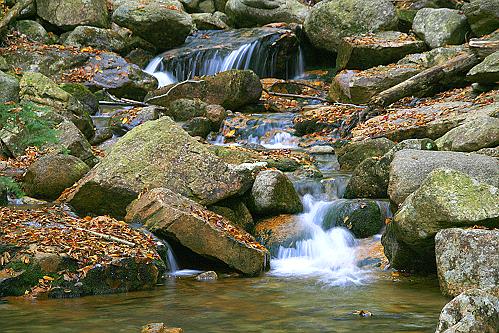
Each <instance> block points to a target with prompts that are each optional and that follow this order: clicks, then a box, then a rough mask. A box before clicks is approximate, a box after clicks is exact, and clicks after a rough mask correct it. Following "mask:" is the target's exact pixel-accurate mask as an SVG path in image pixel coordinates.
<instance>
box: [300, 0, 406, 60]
mask: <svg viewBox="0 0 499 333" xmlns="http://www.w3.org/2000/svg"><path fill="white" fill-rule="evenodd" d="M396 27H397V16H396V13H395V7H394V6H393V5H392V3H391V2H390V1H386V0H376V1H365V0H340V1H326V2H321V3H319V4H317V5H315V6H314V7H313V8H312V10H311V11H310V15H309V16H308V17H307V19H306V20H305V24H304V28H305V32H306V34H307V36H308V37H309V38H310V40H311V41H312V44H313V45H314V46H315V47H317V48H321V49H326V50H328V51H331V52H337V51H338V49H339V46H340V43H341V40H342V38H343V37H347V36H355V35H358V34H363V33H370V32H376V31H380V30H394V29H395V28H396Z"/></svg>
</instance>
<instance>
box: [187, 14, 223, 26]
mask: <svg viewBox="0 0 499 333" xmlns="http://www.w3.org/2000/svg"><path fill="white" fill-rule="evenodd" d="M191 17H192V21H193V22H194V24H195V25H196V28H197V29H198V30H222V29H229V25H228V23H229V18H228V17H227V15H225V14H224V13H221V12H214V13H195V14H191Z"/></svg>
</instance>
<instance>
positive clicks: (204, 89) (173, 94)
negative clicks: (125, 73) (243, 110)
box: [146, 70, 262, 110]
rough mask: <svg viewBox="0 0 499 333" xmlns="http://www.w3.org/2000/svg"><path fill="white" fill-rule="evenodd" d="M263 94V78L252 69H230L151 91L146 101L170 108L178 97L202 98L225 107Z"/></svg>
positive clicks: (236, 107)
mask: <svg viewBox="0 0 499 333" xmlns="http://www.w3.org/2000/svg"><path fill="white" fill-rule="evenodd" d="M261 95H262V84H261V83H260V79H259V78H258V76H256V74H255V73H254V72H253V71H250V70H229V71H225V72H221V73H218V74H216V75H214V76H207V77H205V78H203V79H202V80H200V81H192V82H186V83H184V84H180V85H179V84H176V85H168V86H165V87H162V88H160V89H158V90H155V91H153V92H151V93H149V94H148V95H147V96H146V102H148V103H150V104H154V105H160V106H165V107H168V105H169V104H170V103H171V102H172V101H174V100H177V99H181V98H187V99H200V100H201V101H203V102H205V103H209V104H218V105H221V106H223V107H224V108H226V109H231V110H237V109H238V108H240V107H242V106H244V105H246V104H250V103H256V102H258V100H259V99H260V96H261Z"/></svg>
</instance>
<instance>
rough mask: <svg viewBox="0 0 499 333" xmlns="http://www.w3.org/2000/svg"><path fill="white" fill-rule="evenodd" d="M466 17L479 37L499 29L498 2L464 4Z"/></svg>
mask: <svg viewBox="0 0 499 333" xmlns="http://www.w3.org/2000/svg"><path fill="white" fill-rule="evenodd" d="M462 10H463V12H464V15H466V18H467V19H468V22H469V24H470V25H471V30H472V31H473V32H474V33H475V35H477V36H479V37H480V36H483V35H486V34H489V33H491V32H493V31H494V30H496V29H498V28H499V1H498V0H471V1H469V2H466V3H464V4H463V8H462Z"/></svg>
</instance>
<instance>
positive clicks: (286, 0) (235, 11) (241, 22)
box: [225, 0, 309, 28]
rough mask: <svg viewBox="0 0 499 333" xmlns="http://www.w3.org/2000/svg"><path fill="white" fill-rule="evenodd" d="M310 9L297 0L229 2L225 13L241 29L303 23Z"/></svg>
mask: <svg viewBox="0 0 499 333" xmlns="http://www.w3.org/2000/svg"><path fill="white" fill-rule="evenodd" d="M308 11H309V9H308V7H307V6H305V5H304V4H302V3H301V2H299V1H296V0H229V1H227V4H226V6H225V13H226V14H227V15H228V16H229V18H230V19H231V20H232V21H233V22H234V23H235V25H236V26H237V27H239V28H245V27H255V26H262V25H265V24H268V23H275V22H285V23H303V22H304V21H305V18H306V17H307V14H308Z"/></svg>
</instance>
